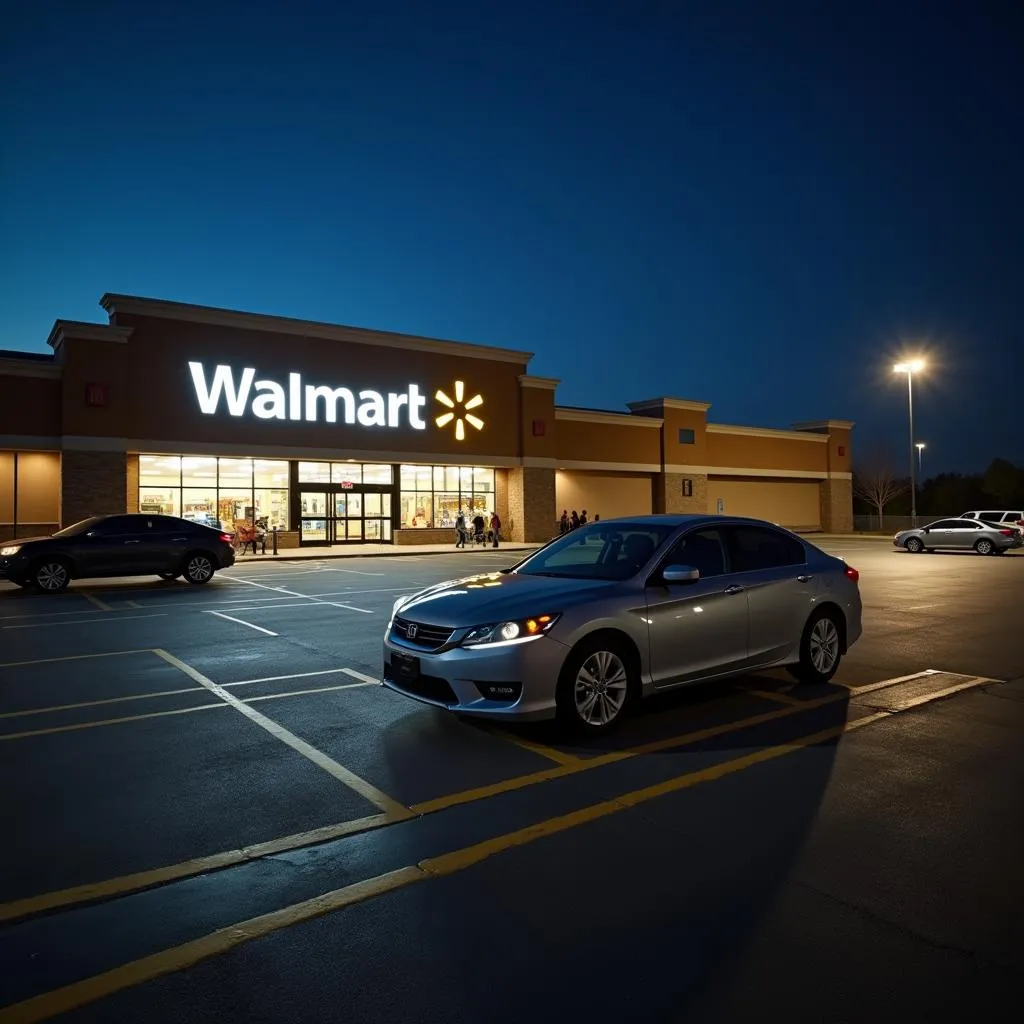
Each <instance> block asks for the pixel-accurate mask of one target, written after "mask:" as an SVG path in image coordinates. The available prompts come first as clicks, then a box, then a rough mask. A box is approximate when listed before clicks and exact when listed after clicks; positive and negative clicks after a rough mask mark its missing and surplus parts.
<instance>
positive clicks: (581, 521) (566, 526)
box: [558, 508, 601, 534]
mask: <svg viewBox="0 0 1024 1024" xmlns="http://www.w3.org/2000/svg"><path fill="white" fill-rule="evenodd" d="M600 518H601V517H600V516H594V522H595V523H596V522H597V521H598V520H599V519H600ZM587 522H588V520H587V510H586V509H584V510H583V511H582V512H579V513H578V512H577V511H576V509H573V510H572V515H570V514H569V510H568V509H564V508H563V509H562V517H561V519H559V520H558V532H559V533H563V534H564V533H569V532H570V531H572V530H578V529H579V528H580V527H581V526H586V525H587Z"/></svg>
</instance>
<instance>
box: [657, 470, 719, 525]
mask: <svg viewBox="0 0 1024 1024" xmlns="http://www.w3.org/2000/svg"><path fill="white" fill-rule="evenodd" d="M684 480H690V481H692V483H693V493H692V494H691V495H690V497H688V498H687V497H685V496H684V495H683V481H684ZM654 511H655V512H664V513H668V514H670V515H681V514H684V513H685V514H692V513H699V514H700V515H703V514H705V513H706V512H707V511H708V478H707V474H706V473H658V474H656V475H655V477H654Z"/></svg>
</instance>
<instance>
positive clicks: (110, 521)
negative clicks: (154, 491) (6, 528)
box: [0, 513, 235, 593]
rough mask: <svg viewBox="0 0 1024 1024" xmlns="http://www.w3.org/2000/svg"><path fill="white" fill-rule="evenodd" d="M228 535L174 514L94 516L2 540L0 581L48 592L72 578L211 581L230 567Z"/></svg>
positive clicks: (231, 553) (232, 553) (232, 557)
mask: <svg viewBox="0 0 1024 1024" xmlns="http://www.w3.org/2000/svg"><path fill="white" fill-rule="evenodd" d="M232 539H233V538H232V535H231V534H230V533H223V532H222V531H220V530H215V529H212V528H211V527H209V526H204V525H202V524H201V523H193V522H189V521H188V520H187V519H178V518H177V517H176V516H160V515H146V514H144V513H140V514H137V515H115V516H93V517H92V518H90V519H83V520H82V521H81V522H80V523H75V524H74V526H68V527H66V528H65V529H63V530H60V531H58V532H57V533H55V534H53V535H52V536H50V537H26V538H24V539H19V540H10V541H2V542H0V580H10V581H11V582H12V583H17V584H18V586H20V587H31V586H35V587H38V588H39V589H40V590H44V591H47V592H48V593H56V592H57V591H58V590H63V589H64V588H65V587H66V586H67V585H68V583H69V582H70V581H71V580H73V579H89V578H93V577H99V576H148V575H150V574H152V575H156V576H159V577H160V578H161V579H162V580H174V579H177V578H178V577H179V576H184V577H185V579H186V580H188V582H189V583H209V581H210V580H211V579H213V574H214V573H215V572H216V571H217V570H218V569H226V568H227V567H228V566H229V565H234V562H235V549H234V547H233V546H232V543H231V542H232Z"/></svg>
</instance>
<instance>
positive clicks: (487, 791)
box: [0, 692, 847, 921]
mask: <svg viewBox="0 0 1024 1024" xmlns="http://www.w3.org/2000/svg"><path fill="white" fill-rule="evenodd" d="M843 699H847V694H846V693H845V692H844V693H840V694H831V695H829V696H828V697H824V698H821V699H819V700H817V701H808V702H806V703H805V704H803V705H801V708H814V707H821V706H823V705H825V704H831V703H835V702H837V701H839V700H843ZM203 706H204V707H206V708H214V707H226V706H227V705H225V704H208V705H203ZM798 710H799V709H797V708H782V709H780V710H778V711H772V712H768V713H766V714H760V715H754V716H752V717H750V718H744V719H739V720H738V721H735V722H730V723H725V724H723V725H719V726H713V727H711V728H707V729H700V730H697V731H695V732H690V733H684V734H683V735H681V736H673V737H669V738H667V739H664V740H657V741H655V742H652V743H647V744H644V745H643V746H639V747H634V748H632V749H631V750H625V751H612V752H611V753H608V754H604V755H601V756H598V757H594V758H590V759H589V760H587V759H582V758H581V759H579V760H578V762H577V763H575V764H572V765H560V766H558V767H555V768H548V769H545V770H543V771H539V772H533V773H531V774H529V775H521V776H518V777H516V778H514V779H507V780H505V781H503V782H497V783H494V784H493V785H490V786H481V787H478V788H476V789H470V790H464V791H462V792H460V793H455V794H451V795H449V796H444V797H439V798H437V799H436V800H428V801H425V802H424V803H421V804H414V805H413V806H412V807H411V808H410V810H411V811H412V812H413V813H415V814H417V815H427V814H433V813H435V812H438V811H442V810H445V809H446V808H448V807H454V806H456V805H458V804H466V803H472V802H474V801H476V800H483V799H486V798H487V797H491V796H496V795H499V794H501V793H506V792H510V791H512V790H515V789H523V788H526V787H527V786H532V785H536V784H537V783H540V782H546V781H548V780H549V779H558V778H562V777H563V776H567V775H572V774H575V773H576V772H578V771H586V770H587V769H589V768H597V767H600V766H601V765H605V764H611V763H612V762H614V761H621V760H625V759H626V758H630V757H636V756H639V755H641V754H647V753H657V752H659V751H662V750H668V749H670V748H672V747H681V746H686V745H687V744H688V743H699V742H701V741H702V740H705V739H710V738H713V737H715V736H722V735H725V734H727V733H729V732H738V731H739V730H741V729H746V728H748V727H750V726H755V725H761V724H762V723H764V722H771V721H776V720H778V719H782V718H788V717H791V716H792V715H794V714H796V713H797V711H798ZM158 714H164V712H159V713H158ZM118 721H123V719H112V720H111V723H114V722H118ZM65 728H66V727H65ZM72 728H74V727H72ZM42 731H43V732H47V731H50V730H42ZM25 735H33V734H31V733H28V734H25ZM407 817H408V815H407V814H405V813H403V814H402V816H401V817H400V818H398V819H393V818H391V817H389V816H388V815H380V816H377V817H374V818H367V819H363V820H365V821H367V822H369V821H372V822H374V825H373V827H375V828H376V827H379V825H384V824H391V823H392V821H394V820H405V819H406V818H407ZM339 827H343V826H330V828H332V829H335V828H339ZM342 834H345V833H343V832H338V833H337V835H342ZM334 837H335V835H334V834H332V835H321V834H320V833H318V832H317V831H315V830H314V831H313V832H301V833H298V834H297V835H292V836H284V837H282V838H281V839H278V840H274V841H273V847H274V848H273V850H270V849H267V847H268V846H269V845H270V844H263V849H262V852H261V853H260V854H259V856H269V854H270V853H271V852H273V853H283V852H286V851H288V850H296V849H299V848H301V847H303V846H310V845H312V844H314V843H318V842H326V841H327V840H328V839H330V838H334ZM247 849H248V850H249V852H250V854H251V855H252V856H256V855H257V854H256V853H254V852H253V851H255V850H257V849H261V848H259V847H248V848H247ZM235 857H236V854H235V852H234V851H228V852H227V853H223V854H212V855H210V856H209V857H206V858H200V859H199V860H195V861H184V862H183V863H180V864H172V865H169V866H167V867H163V868H155V869H153V870H152V871H149V872H142V873H141V874H137V875H126V876H123V877H121V878H112V879H108V880H106V881H104V882H98V883H92V884H90V885H85V886H79V887H77V888H74V889H64V890H60V891H58V892H54V893H44V894H42V895H40V896H36V897H30V898H28V899H25V900H20V901H18V902H17V903H12V904H6V905H0V921H4V920H10V919H11V918H13V917H20V916H24V915H25V914H28V913H36V912H38V910H48V909H52V908H53V907H59V906H67V905H70V904H73V903H77V902H80V901H82V900H85V899H93V898H97V897H98V896H112V895H118V894H123V893H127V892H132V891H134V890H135V889H139V888H146V887H148V886H150V885H156V884H159V883H160V882H161V881H164V880H174V879H180V878H188V877H191V876H192V875H198V874H202V873H203V872H204V871H208V870H213V869H214V868H215V867H216V866H217V861H218V859H219V858H227V859H226V860H225V863H224V866H230V865H232V864H234V863H236V862H237V861H236V860H235V859H234V858H235ZM12 908H13V909H12Z"/></svg>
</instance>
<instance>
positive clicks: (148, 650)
mask: <svg viewBox="0 0 1024 1024" xmlns="http://www.w3.org/2000/svg"><path fill="white" fill-rule="evenodd" d="M152 653H153V648H152V647H133V648H131V649H130V650H127V651H102V652H101V653H100V654H66V655H64V656H63V657H60V658H32V659H31V660H30V661H0V668H24V667H26V666H28V665H49V664H52V663H53V662H57V661H85V660H86V659H87V658H120V657H122V656H123V655H125V654H152Z"/></svg>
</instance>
